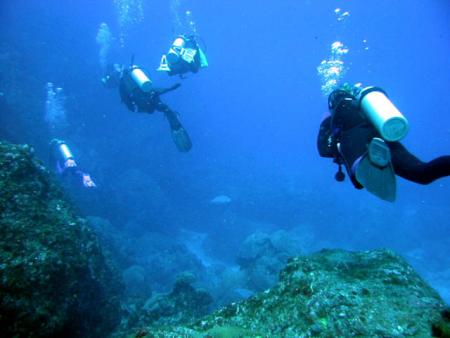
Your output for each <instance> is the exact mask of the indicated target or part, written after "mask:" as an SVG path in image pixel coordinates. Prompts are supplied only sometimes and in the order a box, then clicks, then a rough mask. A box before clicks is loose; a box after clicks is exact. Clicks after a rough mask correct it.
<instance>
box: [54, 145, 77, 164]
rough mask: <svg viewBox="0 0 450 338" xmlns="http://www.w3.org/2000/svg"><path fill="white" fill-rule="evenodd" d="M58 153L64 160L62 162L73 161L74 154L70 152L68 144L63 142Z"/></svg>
mask: <svg viewBox="0 0 450 338" xmlns="http://www.w3.org/2000/svg"><path fill="white" fill-rule="evenodd" d="M58 152H59V154H60V156H61V158H62V160H63V161H64V162H66V161H67V160H70V159H72V160H73V158H74V157H73V154H72V152H71V151H70V149H69V147H68V146H67V144H65V143H63V142H61V143H59V144H58Z"/></svg>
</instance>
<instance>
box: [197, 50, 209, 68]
mask: <svg viewBox="0 0 450 338" xmlns="http://www.w3.org/2000/svg"><path fill="white" fill-rule="evenodd" d="M198 54H199V56H200V67H201V68H208V59H207V58H206V55H205V53H203V51H202V49H201V48H199V49H198Z"/></svg>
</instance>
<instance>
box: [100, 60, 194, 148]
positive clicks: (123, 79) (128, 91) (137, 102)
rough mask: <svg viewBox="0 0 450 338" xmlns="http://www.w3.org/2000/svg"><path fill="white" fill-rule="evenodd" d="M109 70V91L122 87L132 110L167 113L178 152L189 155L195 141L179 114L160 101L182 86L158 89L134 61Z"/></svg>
mask: <svg viewBox="0 0 450 338" xmlns="http://www.w3.org/2000/svg"><path fill="white" fill-rule="evenodd" d="M109 70H110V72H109V74H107V75H106V76H104V77H103V79H102V82H103V84H104V85H105V87H109V88H112V87H115V86H117V85H118V86H119V94H120V98H121V100H122V102H123V103H124V104H125V105H126V106H127V107H128V109H129V110H130V111H133V112H145V113H149V114H152V113H153V112H155V110H156V111H160V112H162V113H164V115H165V117H166V118H167V121H168V122H169V125H170V130H171V134H172V139H173V141H174V143H175V145H176V147H177V149H178V150H179V151H180V152H188V151H189V150H190V149H191V148H192V142H191V139H190V137H189V135H188V133H187V131H186V129H184V127H183V125H182V124H181V122H180V120H179V118H178V113H177V112H175V111H173V110H172V109H170V107H169V106H168V105H167V104H165V103H163V102H162V101H161V98H160V96H161V95H163V94H166V93H168V92H170V91H173V90H175V89H177V88H178V87H180V84H175V85H173V86H172V87H169V88H166V89H161V88H154V87H153V86H152V81H151V80H150V79H149V77H148V76H147V74H146V73H145V72H144V70H143V69H142V68H140V67H138V66H136V65H134V64H133V62H132V63H131V66H129V67H128V68H125V67H123V66H119V65H117V64H115V65H113V66H111V67H109Z"/></svg>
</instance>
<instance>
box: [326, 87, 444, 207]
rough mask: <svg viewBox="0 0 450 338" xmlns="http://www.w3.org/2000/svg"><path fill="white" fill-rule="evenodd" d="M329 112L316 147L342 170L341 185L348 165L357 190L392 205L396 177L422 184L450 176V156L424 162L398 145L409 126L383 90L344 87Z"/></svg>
mask: <svg viewBox="0 0 450 338" xmlns="http://www.w3.org/2000/svg"><path fill="white" fill-rule="evenodd" d="M328 106H329V110H330V113H331V116H328V117H327V118H325V119H324V120H323V121H322V123H321V125H320V131H319V135H318V140H317V146H318V150H319V154H320V156H322V157H330V158H334V162H335V163H337V164H338V165H339V170H338V172H337V173H336V176H335V177H336V180H338V181H343V180H344V177H345V175H344V173H343V172H342V169H341V166H342V165H344V166H345V167H346V170H347V173H348V175H349V176H350V179H351V181H352V183H353V185H354V186H355V187H356V188H357V189H362V188H366V189H367V190H369V191H370V192H372V193H373V194H375V195H377V196H378V197H380V198H382V199H385V200H388V201H393V200H395V190H396V189H395V186H396V183H395V175H398V176H400V177H403V178H405V179H407V180H409V181H412V182H416V183H420V184H429V183H431V182H433V181H435V180H436V179H438V178H441V177H445V176H450V156H441V157H438V158H436V159H434V160H432V161H430V162H423V161H421V160H419V159H418V158H417V157H416V156H414V155H413V154H411V153H410V152H409V151H408V150H407V149H406V148H405V147H404V146H403V145H402V144H401V143H400V142H399V140H400V139H401V138H403V137H404V135H405V134H406V132H407V128H408V126H407V121H406V119H404V117H403V116H402V115H401V113H400V112H398V110H396V108H395V106H394V105H393V104H392V103H391V102H390V101H389V99H387V97H386V95H385V94H384V92H383V91H382V90H381V89H379V88H376V87H367V88H365V89H362V90H361V88H360V87H356V86H355V87H352V86H349V85H344V86H342V87H341V88H340V89H338V90H335V91H333V92H332V93H331V94H330V96H329V98H328Z"/></svg>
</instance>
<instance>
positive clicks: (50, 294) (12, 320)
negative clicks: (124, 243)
mask: <svg viewBox="0 0 450 338" xmlns="http://www.w3.org/2000/svg"><path fill="white" fill-rule="evenodd" d="M0 191H1V194H0V327H1V330H2V331H1V334H0V335H1V336H5V337H100V336H105V335H107V334H108V333H109V332H110V331H111V330H112V329H113V328H114V327H115V326H116V325H117V324H118V322H119V321H120V304H119V298H118V297H119V295H120V292H121V284H120V278H119V275H118V273H117V272H116V270H115V268H114V267H113V265H112V264H111V263H110V262H109V261H108V260H107V259H106V258H105V256H104V255H103V253H102V250H101V247H100V245H99V244H98V240H97V237H96V235H95V234H94V233H93V231H92V230H91V229H90V227H88V226H87V224H86V222H85V221H84V220H83V219H81V218H79V217H78V216H77V215H76V214H75V212H74V211H73V209H72V207H71V206H70V204H69V203H68V202H67V201H66V199H65V198H64V195H63V193H62V191H61V190H60V189H59V188H58V186H57V185H56V183H55V182H54V181H53V180H52V178H51V176H50V174H49V172H48V171H47V169H45V168H44V167H43V166H42V164H41V163H40V162H39V161H37V160H35V159H34V158H33V150H32V148H30V147H29V146H26V145H25V146H19V145H11V144H8V143H4V142H0ZM100 310H101V311H100Z"/></svg>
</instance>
